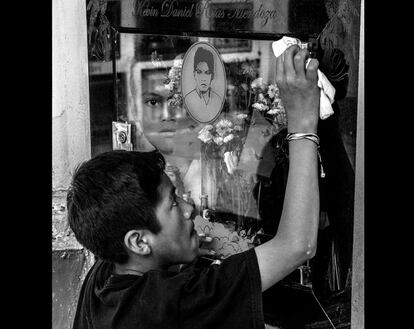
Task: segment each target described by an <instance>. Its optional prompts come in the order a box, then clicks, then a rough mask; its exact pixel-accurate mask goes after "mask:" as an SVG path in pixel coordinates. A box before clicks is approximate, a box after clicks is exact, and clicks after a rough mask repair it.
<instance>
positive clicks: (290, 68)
mask: <svg viewBox="0 0 414 329" xmlns="http://www.w3.org/2000/svg"><path fill="white" fill-rule="evenodd" d="M299 49H300V48H299V46H298V45H292V46H290V47H289V48H288V49H286V50H285V53H284V55H285V59H284V63H283V64H284V69H285V74H286V78H287V79H288V80H289V79H292V78H294V76H295V74H296V70H295V66H294V63H293V56H295V55H296V53H297V52H298V51H299Z"/></svg>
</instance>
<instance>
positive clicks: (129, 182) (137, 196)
mask: <svg viewBox="0 0 414 329" xmlns="http://www.w3.org/2000/svg"><path fill="white" fill-rule="evenodd" d="M164 168H165V160H164V158H163V156H162V155H161V154H160V153H159V152H158V151H152V152H135V151H123V150H116V151H110V152H105V153H101V154H99V155H97V156H96V157H94V158H92V159H90V160H88V161H86V162H84V163H82V164H81V165H80V166H78V167H77V168H76V169H75V173H74V175H73V179H72V182H71V185H70V188H69V191H68V194H67V209H68V222H69V226H70V228H71V229H72V231H73V232H74V233H75V237H76V239H77V240H78V241H79V242H80V243H81V244H82V245H83V246H84V247H85V248H86V249H88V250H90V251H91V252H93V253H94V254H95V255H96V256H97V257H99V258H102V259H105V260H108V261H111V262H116V263H125V262H126V261H127V260H128V254H127V252H126V250H125V247H124V236H125V234H126V233H127V232H128V231H129V230H131V229H148V230H150V231H151V232H153V233H158V232H159V231H160V229H161V227H160V224H159V222H158V220H157V219H156V216H155V207H156V205H157V204H158V201H159V198H160V196H159V193H158V186H159V185H160V182H161V176H162V173H163V171H164Z"/></svg>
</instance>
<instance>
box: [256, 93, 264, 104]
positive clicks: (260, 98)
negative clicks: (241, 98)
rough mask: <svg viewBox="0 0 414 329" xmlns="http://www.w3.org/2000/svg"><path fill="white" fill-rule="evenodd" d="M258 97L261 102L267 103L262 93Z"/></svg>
mask: <svg viewBox="0 0 414 329" xmlns="http://www.w3.org/2000/svg"><path fill="white" fill-rule="evenodd" d="M257 96H258V97H259V102H264V101H266V100H265V97H264V95H263V94H262V93H259V94H258V95H257Z"/></svg>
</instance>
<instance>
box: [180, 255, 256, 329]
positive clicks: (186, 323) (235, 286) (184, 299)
mask: <svg viewBox="0 0 414 329" xmlns="http://www.w3.org/2000/svg"><path fill="white" fill-rule="evenodd" d="M184 272H185V273H183V275H186V280H185V283H184V284H183V286H182V290H181V293H180V300H179V308H178V311H179V322H180V327H181V328H188V329H189V328H198V329H204V328H205V329H207V328H208V329H211V328H221V329H224V328H239V329H242V328H249V329H255V328H257V329H258V328H260V329H262V328H264V320H263V309H262V292H261V280H260V272H259V266H258V262H257V257H256V253H255V251H254V249H249V250H247V251H245V252H242V253H239V254H235V255H233V256H230V257H229V258H227V259H225V260H224V261H223V262H222V263H221V264H220V265H211V266H208V267H204V268H198V269H197V268H190V269H188V270H186V271H184Z"/></svg>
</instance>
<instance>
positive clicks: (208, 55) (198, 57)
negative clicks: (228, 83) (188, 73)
mask: <svg viewBox="0 0 414 329" xmlns="http://www.w3.org/2000/svg"><path fill="white" fill-rule="evenodd" d="M201 62H206V63H207V66H208V68H209V70H210V71H211V78H212V79H213V78H214V56H213V53H212V52H210V51H209V50H207V49H204V48H202V47H199V48H197V50H196V52H195V54H194V71H195V70H196V69H197V65H198V63H201Z"/></svg>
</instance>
